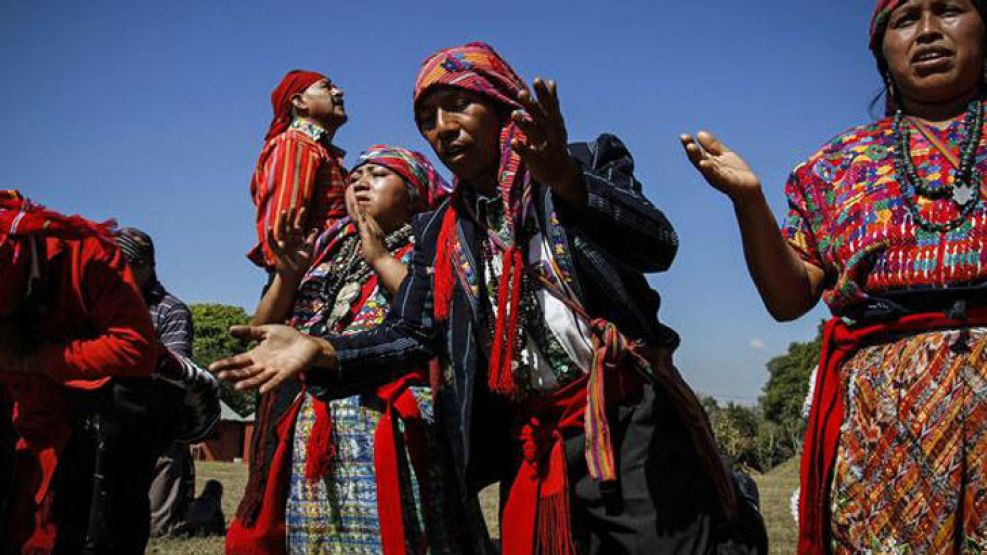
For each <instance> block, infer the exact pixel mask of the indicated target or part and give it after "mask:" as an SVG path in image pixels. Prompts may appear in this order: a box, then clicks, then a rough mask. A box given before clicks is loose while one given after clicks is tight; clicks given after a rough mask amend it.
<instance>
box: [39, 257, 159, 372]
mask: <svg viewBox="0 0 987 555" xmlns="http://www.w3.org/2000/svg"><path fill="white" fill-rule="evenodd" d="M75 257H77V259H74V260H72V266H73V270H74V271H76V273H75V275H74V276H73V279H72V285H73V287H74V288H75V291H73V292H72V294H73V296H75V297H76V298H79V299H83V300H84V302H85V312H86V313H87V314H88V316H89V318H90V321H89V322H88V323H87V326H86V327H88V328H89V329H91V330H93V336H92V337H91V338H86V339H70V340H68V341H66V342H62V343H48V344H46V345H44V346H43V347H42V348H41V349H39V350H38V352H37V354H36V357H37V362H38V363H39V364H40V365H41V367H42V368H44V369H45V371H46V373H47V374H48V375H49V376H50V377H51V378H53V379H55V380H58V381H71V380H93V379H99V378H104V377H107V376H133V377H139V376H149V375H150V374H151V371H152V370H153V368H154V364H155V360H156V358H157V354H158V348H157V341H156V339H155V335H154V327H153V325H152V324H151V316H150V313H149V312H148V309H147V306H146V305H145V304H144V299H143V297H142V296H141V293H140V291H139V289H138V287H137V284H136V283H135V282H134V278H133V275H132V274H131V273H130V270H129V269H128V268H127V266H126V263H125V262H124V259H123V256H122V254H121V253H120V251H119V250H118V249H115V248H107V247H105V246H104V245H102V244H101V243H99V242H98V241H97V240H96V239H87V240H85V241H84V242H83V245H82V247H81V252H78V253H74V258H75ZM66 270H67V268H66ZM59 300H60V301H63V302H69V301H68V300H66V299H59Z"/></svg>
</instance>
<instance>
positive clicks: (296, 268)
mask: <svg viewBox="0 0 987 555" xmlns="http://www.w3.org/2000/svg"><path fill="white" fill-rule="evenodd" d="M318 233H319V230H318V229H315V228H312V229H310V230H307V233H306V229H305V208H304V207H302V208H299V209H295V208H291V209H289V210H284V211H282V212H281V213H280V214H278V217H277V220H276V221H275V223H274V227H273V228H270V229H268V230H267V243H268V245H270V247H271V252H273V253H274V269H275V270H276V271H277V272H278V273H279V274H281V275H283V276H286V277H292V278H300V277H301V276H303V275H305V272H306V271H308V268H309V265H310V264H311V263H312V252H313V250H314V249H315V240H316V237H318Z"/></svg>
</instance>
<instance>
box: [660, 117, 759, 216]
mask: <svg viewBox="0 0 987 555" xmlns="http://www.w3.org/2000/svg"><path fill="white" fill-rule="evenodd" d="M679 139H680V140H681V141H682V146H683V147H685V153H686V156H688V157H689V161H690V162H692V165H693V166H695V167H696V169H697V170H699V173H701V174H703V177H704V178H706V181H707V182H709V184H710V185H712V186H713V187H715V188H716V189H718V190H719V191H721V192H723V193H724V194H726V195H727V196H728V197H730V199H731V200H733V201H734V202H736V201H738V200H742V199H743V198H744V197H745V196H746V195H748V194H754V193H758V192H760V190H761V181H760V180H759V179H758V178H757V176H756V175H754V171H753V170H751V168H750V166H748V165H747V162H745V161H744V160H743V158H741V157H740V156H739V155H738V154H737V153H736V152H734V151H732V150H730V149H729V148H727V146H726V145H724V144H723V143H722V142H720V140H719V139H717V138H716V137H714V136H713V134H712V133H709V132H706V131H700V132H699V133H697V134H696V136H695V137H693V136H692V135H682V136H681V137H679Z"/></svg>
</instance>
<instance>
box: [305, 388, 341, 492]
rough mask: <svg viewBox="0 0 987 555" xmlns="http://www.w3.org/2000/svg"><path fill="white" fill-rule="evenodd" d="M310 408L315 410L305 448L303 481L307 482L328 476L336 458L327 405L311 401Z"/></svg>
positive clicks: (316, 400)
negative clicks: (313, 422)
mask: <svg viewBox="0 0 987 555" xmlns="http://www.w3.org/2000/svg"><path fill="white" fill-rule="evenodd" d="M312 406H313V407H314V408H315V424H314V425H313V426H312V433H311V435H309V438H308V444H306V446H305V479H306V480H308V481H309V482H315V481H318V480H321V479H323V478H325V477H326V476H328V475H329V472H330V471H331V470H332V462H333V460H334V459H335V458H336V445H335V444H334V443H333V442H332V419H331V418H329V405H328V404H326V403H323V402H322V401H319V400H318V399H313V402H312Z"/></svg>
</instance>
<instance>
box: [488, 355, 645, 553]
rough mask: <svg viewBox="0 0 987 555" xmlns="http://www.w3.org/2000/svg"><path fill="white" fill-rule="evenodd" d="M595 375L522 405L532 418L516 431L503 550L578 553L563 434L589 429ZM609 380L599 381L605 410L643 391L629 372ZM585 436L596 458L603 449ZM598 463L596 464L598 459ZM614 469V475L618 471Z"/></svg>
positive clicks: (503, 524)
mask: <svg viewBox="0 0 987 555" xmlns="http://www.w3.org/2000/svg"><path fill="white" fill-rule="evenodd" d="M597 370H598V371H599V372H601V373H602V372H603V367H602V366H599V367H596V368H594V369H591V374H592V372H594V371H597ZM595 378H598V379H602V378H603V376H602V374H601V375H600V376H596V377H594V376H592V375H588V376H583V377H581V378H580V379H578V380H576V381H575V382H573V383H570V384H568V385H566V386H565V387H563V388H562V389H560V390H559V391H557V392H555V393H553V394H552V395H550V396H549V397H547V398H541V399H538V400H537V401H534V402H529V403H527V404H526V406H525V412H526V413H527V414H528V415H530V416H528V417H527V418H526V421H525V423H524V424H523V425H522V426H521V427H520V429H519V430H518V440H519V441H520V443H521V452H522V461H521V465H520V467H519V468H518V471H517V476H516V477H515V478H514V483H513V484H512V486H511V491H510V494H509V496H508V498H507V504H506V506H505V507H504V515H503V519H502V522H501V533H502V535H503V551H504V553H510V554H512V555H533V554H535V553H540V554H542V555H563V554H566V555H568V554H574V553H575V552H576V550H575V546H574V544H573V541H572V535H571V529H570V522H569V519H570V504H569V503H570V501H569V484H568V476H567V474H568V473H567V471H566V459H565V442H564V438H565V436H566V435H567V434H569V433H570V432H572V431H574V430H580V431H584V432H588V431H589V430H588V427H589V424H590V423H591V421H592V420H594V418H592V417H591V418H587V408H588V407H589V405H591V404H594V403H590V402H588V399H589V396H590V394H589V392H588V390H590V389H591V387H590V386H591V385H592V384H593V382H594V379H595ZM608 382H609V383H606V384H604V383H602V382H600V385H601V387H605V394H604V396H603V397H605V399H604V403H603V406H602V407H601V408H602V410H604V411H605V410H606V405H608V404H619V403H621V402H623V401H624V400H626V399H628V398H631V397H633V396H634V395H637V394H640V392H641V387H642V380H641V379H640V378H639V377H638V375H636V374H635V373H633V372H632V371H629V370H623V369H621V370H620V371H615V372H613V375H612V376H609V377H608ZM603 417H604V418H605V414H604V415H603ZM596 424H599V423H596ZM604 425H605V424H604ZM586 435H587V440H586V442H587V450H586V456H587V458H588V459H591V458H597V459H598V458H599V457H600V453H599V452H597V451H600V450H601V449H594V447H597V448H599V447H603V446H599V445H598V446H592V445H591V443H593V442H592V441H591V439H590V433H587V434H586ZM598 435H599V434H598ZM603 438H605V439H604V440H605V441H606V443H607V445H606V446H605V447H604V448H605V449H606V450H609V451H610V455H611V457H612V446H611V445H610V436H609V428H607V431H606V433H605V434H604V435H603ZM604 456H605V455H604ZM587 462H590V461H589V460H588V461H587ZM596 463H597V467H599V464H600V461H599V460H597V461H596ZM591 466H592V465H591ZM613 472H614V475H615V473H616V469H613ZM597 479H599V478H597Z"/></svg>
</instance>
